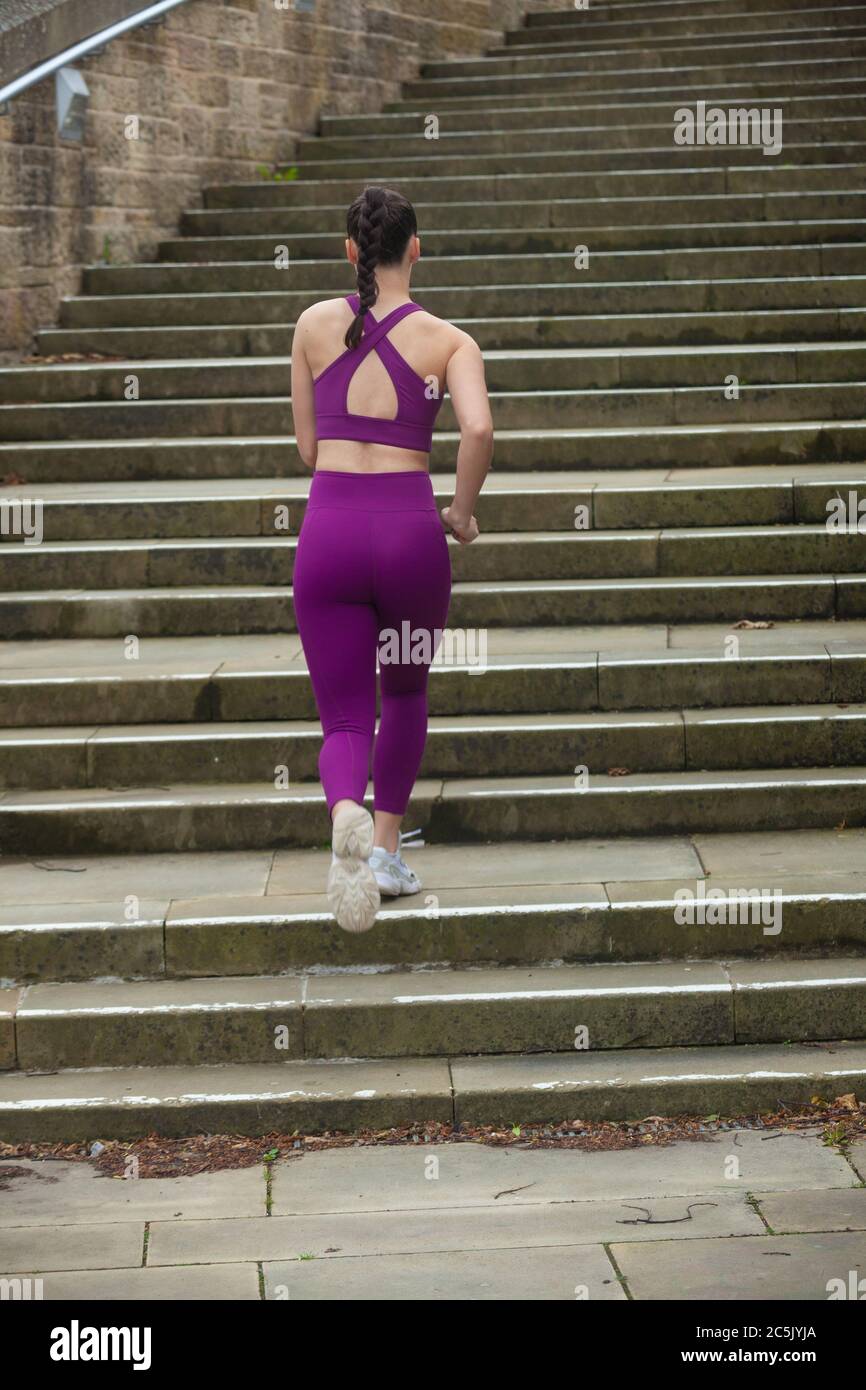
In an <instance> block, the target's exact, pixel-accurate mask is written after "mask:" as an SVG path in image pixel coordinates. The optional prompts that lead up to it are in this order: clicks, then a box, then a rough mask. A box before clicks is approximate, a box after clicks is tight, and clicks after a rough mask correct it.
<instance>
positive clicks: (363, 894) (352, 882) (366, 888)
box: [328, 859, 381, 932]
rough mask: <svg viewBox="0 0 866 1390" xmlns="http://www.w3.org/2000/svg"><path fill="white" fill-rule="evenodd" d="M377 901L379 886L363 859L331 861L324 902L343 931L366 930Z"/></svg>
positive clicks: (375, 911)
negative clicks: (328, 905)
mask: <svg viewBox="0 0 866 1390" xmlns="http://www.w3.org/2000/svg"><path fill="white" fill-rule="evenodd" d="M380 901H381V900H380V897H379V885H378V884H377V883H376V880H375V878H374V877H373V871H372V869H371V868H370V865H369V864H368V863H366V861H365V860H363V859H337V860H335V861H334V863H333V864H332V865H331V868H330V872H329V873H328V903H329V904H330V907H331V911H332V912H333V914H334V916H335V918H336V919H337V925H338V926H339V927H342V929H343V931H349V932H365V931H369V930H370V928H371V927H372V926H373V925H374V924H375V921H376V913H377V912H378V910H379V906H380Z"/></svg>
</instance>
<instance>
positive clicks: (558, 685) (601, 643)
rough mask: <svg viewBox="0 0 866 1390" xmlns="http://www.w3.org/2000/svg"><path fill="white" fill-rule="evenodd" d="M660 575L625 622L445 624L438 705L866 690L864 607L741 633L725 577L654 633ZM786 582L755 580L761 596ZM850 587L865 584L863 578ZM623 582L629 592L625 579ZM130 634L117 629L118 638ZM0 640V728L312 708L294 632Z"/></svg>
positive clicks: (575, 703) (268, 716) (645, 585)
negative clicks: (684, 623) (715, 593)
mask: <svg viewBox="0 0 866 1390" xmlns="http://www.w3.org/2000/svg"><path fill="white" fill-rule="evenodd" d="M596 582H598V581H596ZM653 582H655V584H656V585H661V584H662V582H663V581H659V580H656V581H652V580H646V581H643V582H638V581H633V582H632V584H631V585H630V594H631V596H632V600H633V601H632V609H633V610H636V611H634V612H632V613H631V614H630V615H629V614H628V613H624V614H623V622H624V623H628V621H629V617H631V619H632V620H633V623H634V624H635V625H633V626H623V627H622V628H620V629H618V630H609V629H606V628H605V627H603V626H600V627H599V626H596V627H588V626H587V627H584V628H580V627H567V626H565V624H564V620H563V615H562V613H561V612H560V610H556V612H557V613H558V615H559V616H558V621H559V624H560V625H559V626H550V627H548V628H544V627H543V626H534V627H532V628H530V627H528V626H527V627H525V628H520V627H514V626H511V627H508V626H505V625H504V624H503V625H502V626H500V627H498V628H495V629H493V630H491V632H490V633H489V634H488V637H487V638H485V636H484V634H483V633H475V632H472V631H467V632H465V633H461V632H460V631H459V629H455V628H454V627H452V628H451V629H449V634H448V635H446V637H445V638H444V639H443V646H442V649H441V656H440V658H439V659H438V660H437V662H436V663H435V664H434V666H433V670H432V672H431V685H430V707H431V713H432V714H433V715H434V716H437V715H446V716H454V715H464V714H478V715H507V716H513V717H518V716H519V715H520V714H536V715H538V714H550V713H558V712H563V713H567V714H569V715H573V714H575V713H577V712H578V711H589V710H604V711H611V710H618V709H619V710H634V709H650V710H653V709H656V710H658V709H681V708H684V707H690V706H707V707H711V708H717V707H719V706H729V705H756V704H774V705H789V704H790V703H791V702H792V701H795V702H799V703H806V704H816V703H819V704H825V703H830V702H834V703H841V704H846V705H851V704H856V703H857V702H859V701H862V700H863V699H864V698H866V687H864V665H866V656H864V652H863V636H864V626H866V625H864V622H863V615H862V614H861V615H860V618H859V620H858V621H855V622H853V623H843V624H841V625H837V624H836V623H835V622H833V621H832V616H833V615H832V613H831V614H830V615H829V620H828V616H827V615H826V614H824V613H821V612H818V613H816V612H815V611H814V609H815V607H817V605H813V609H812V611H810V612H809V613H808V614H804V616H805V617H807V618H808V621H807V622H806V623H804V624H802V625H798V626H796V627H792V626H789V625H787V624H783V625H781V626H779V627H776V626H770V627H769V628H767V629H764V628H758V629H755V630H750V629H749V628H748V627H746V628H745V629H742V628H739V629H738V628H736V627H734V626H732V624H734V623H735V622H736V621H738V620H737V619H735V618H733V617H732V616H731V614H732V613H737V612H740V613H742V612H743V611H744V608H745V602H743V594H742V593H741V592H739V591H738V590H737V589H736V588H735V584H736V581H733V580H729V579H728V580H719V581H718V584H719V587H720V589H721V590H728V591H729V592H731V593H733V594H734V598H733V600H730V601H729V604H728V608H729V613H728V615H727V616H721V617H720V618H717V619H716V621H715V622H713V621H712V619H708V620H707V623H706V624H705V625H704V626H700V625H695V626H689V627H685V628H678V627H672V628H670V629H667V628H665V627H664V626H661V627H659V626H657V627H656V629H655V630H649V631H647V629H646V627H645V626H639V624H640V623H641V620H642V615H641V612H640V610H639V608H638V605H637V595H638V594H639V593H640V592H641V591H642V590H647V589H650V588H652V586H653ZM754 582H755V591H756V592H760V591H759V589H758V581H754ZM777 582H778V581H773V580H772V579H771V578H766V579H763V580H762V581H761V583H762V584H763V588H764V590H765V591H768V592H772V589H773V587H774V584H775V583H777ZM852 582H853V583H855V584H856V585H857V586H858V591H860V592H862V588H863V585H862V582H861V576H859V575H858V576H856V579H855V580H853V581H852ZM591 583H592V581H585V585H584V587H586V588H588V589H589V588H590V587H591ZM690 583H694V581H690ZM791 583H792V585H794V584H795V583H799V585H800V588H801V589H802V591H803V592H804V595H806V596H807V597H808V595H810V594H813V593H818V594H819V595H821V601H822V602H824V601H825V595H824V594H822V588H824V589H829V592H830V595H831V597H832V592H833V582H832V580H827V579H825V578H822V577H821V576H814V577H804V578H803V579H801V580H799V581H791ZM619 584H620V586H621V588H622V589H623V590H625V592H626V598H628V597H629V589H628V588H627V584H626V581H624V580H623V581H619ZM574 588H575V590H578V589H579V586H578V585H575V586H574ZM754 601H755V603H756V604H757V603H758V602H759V601H760V600H759V599H757V598H756V599H755V600H754ZM741 602H743V608H740V607H739V604H740V603H741ZM734 603H736V604H737V605H738V606H737V607H734ZM803 606H804V608H805V607H806V604H805V602H804V604H803ZM513 607H514V605H513V604H512V608H513ZM695 607H698V605H695ZM689 616H690V613H689V612H687V613H686V617H689ZM555 621H556V620H555ZM644 621H646V620H644ZM452 622H453V618H452ZM284 631H285V629H284ZM128 632H129V628H128V627H121V629H120V634H119V635H126V634H128ZM849 633H850V636H849ZM97 635H99V634H97ZM488 639H489V640H488ZM461 641H462V646H461ZM2 651H3V652H4V655H3V662H2V666H0V727H3V726H5V727H6V728H7V729H12V728H25V729H26V728H30V727H32V726H34V725H46V726H49V727H54V726H57V725H64V726H65V725H85V724H89V725H92V724H96V725H98V726H102V725H115V724H118V723H121V724H156V723H164V722H171V723H186V722H192V723H201V722H202V721H203V720H216V721H223V720H229V721H233V720H243V721H247V720H285V719H301V720H307V719H311V718H315V707H314V704H313V699H312V694H311V690H310V683H309V680H308V677H307V673H306V667H305V665H304V661H303V654H302V651H301V647H300V643H299V641H298V639H297V638H296V637H291V636H281V637H279V638H275V637H256V636H255V635H252V634H250V635H246V636H240V637H230V636H227V635H225V634H223V635H221V636H220V637H219V638H218V639H213V638H207V637H199V638H187V639H186V640H184V641H183V643H181V642H180V641H178V640H177V639H175V638H170V637H160V636H159V634H158V633H157V634H155V638H154V640H153V641H152V642H147V643H146V644H145V643H143V644H142V645H141V648H140V649H139V650H138V651H136V650H135V648H134V647H131V645H130V642H129V641H128V639H127V640H124V641H122V642H113V641H111V640H108V639H103V640H102V642H101V644H94V643H87V642H84V641H81V642H76V641H74V640H69V639H68V638H66V639H64V640H63V641H62V644H60V643H58V642H56V641H51V640H43V641H41V642H31V643H29V644H27V645H26V646H25V645H24V644H21V643H14V642H13V643H11V644H9V645H8V647H7V648H3V649H2ZM7 651H8V653H9V654H8V655H5V653H6V652H7ZM61 697H62V698H61Z"/></svg>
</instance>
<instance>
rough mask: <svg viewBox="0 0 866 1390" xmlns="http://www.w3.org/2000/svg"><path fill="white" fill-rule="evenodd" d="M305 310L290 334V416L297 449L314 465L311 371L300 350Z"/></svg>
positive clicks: (314, 419) (309, 463)
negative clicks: (292, 420) (292, 419)
mask: <svg viewBox="0 0 866 1390" xmlns="http://www.w3.org/2000/svg"><path fill="white" fill-rule="evenodd" d="M306 318H307V315H306V311H305V312H304V313H303V314H301V316H300V318H299V319H298V321H297V323H296V324H295V332H294V336H293V338H292V416H293V418H294V422H295V439H296V440H297V444H298V453H299V454H300V456H301V458H302V459H303V460H304V463H305V464H306V465H307V467H308V468H315V466H316V453H317V450H318V441H317V439H316V412H315V407H314V404H313V373H312V372H311V371H310V364H309V362H308V361H307V355H306V353H305V352H304V339H305V337H306V331H307V326H308V325H307V322H306Z"/></svg>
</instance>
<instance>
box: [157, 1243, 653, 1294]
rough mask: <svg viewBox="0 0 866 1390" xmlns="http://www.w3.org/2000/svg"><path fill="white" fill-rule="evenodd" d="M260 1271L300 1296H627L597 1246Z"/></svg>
mask: <svg viewBox="0 0 866 1390" xmlns="http://www.w3.org/2000/svg"><path fill="white" fill-rule="evenodd" d="M226 1267H227V1266H226ZM206 1268H208V1269H213V1268H220V1266H206ZM154 1272H155V1271H154ZM263 1272H264V1276H265V1297H266V1298H268V1299H274V1300H290V1301H292V1302H295V1303H296V1302H299V1301H300V1302H308V1301H312V1300H316V1301H322V1300H330V1301H334V1302H336V1301H338V1300H339V1301H343V1300H352V1301H358V1300H362V1301H363V1300H376V1301H394V1302H405V1301H409V1302H417V1301H424V1302H445V1301H448V1300H458V1299H459V1300H466V1301H471V1302H483V1301H488V1300H494V1299H495V1300H503V1299H507V1300H511V1299H514V1300H517V1299H519V1300H520V1301H521V1302H535V1301H545V1302H550V1301H552V1300H561V1299H564V1300H568V1301H570V1302H574V1300H575V1299H576V1298H579V1299H591V1300H592V1301H593V1302H623V1301H624V1300H625V1298H626V1294H625V1291H624V1289H623V1287H622V1285H621V1284H620V1282H619V1280H618V1279H617V1276H616V1273H615V1271H614V1269H613V1266H612V1265H611V1263H610V1260H609V1259H608V1257H607V1255H606V1254H605V1252H604V1249H603V1248H602V1247H601V1246H600V1245H577V1246H574V1245H566V1246H561V1247H553V1248H552V1247H551V1246H542V1247H540V1248H538V1249H530V1250H484V1251H483V1253H479V1252H477V1251H448V1252H444V1253H437V1254H412V1255H377V1256H375V1257H370V1258H366V1259H364V1258H355V1259H324V1260H291V1261H274V1262H272V1263H271V1262H268V1263H266V1264H265V1265H264V1266H263Z"/></svg>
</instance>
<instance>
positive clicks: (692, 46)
mask: <svg viewBox="0 0 866 1390" xmlns="http://www.w3.org/2000/svg"><path fill="white" fill-rule="evenodd" d="M835 19H836V21H837V22H835V23H833V24H832V25H831V24H827V23H826V22H825V24H824V25H823V26H812V27H809V26H808V25H807V26H804V27H803V28H801V29H799V30H797V31H796V32H793V33H791V32H787V33H786V32H784V31H782V32H779V31H775V32H774V31H773V30H772V29H762V30H757V31H756V30H754V29H752V30H746V31H744V32H743V31H740V29H739V27H738V26H734V25H732V26H731V27H730V28H729V29H727V30H722V31H721V32H717V33H706V34H703V35H702V36H701V37H700V38H696V37H695V36H693V35H692V36H689V35H684V34H677V35H676V36H658V37H656V39H655V40H654V42H651V43H641V44H640V46H639V47H638V46H637V44H635V43H632V44H630V45H629V44H625V45H623V44H620V43H617V42H615V41H614V42H611V40H610V39H602V40H601V41H600V42H598V41H595V42H594V41H593V38H592V37H591V36H590V35H589V34H588V33H584V31H583V30H578V31H577V32H576V33H575V32H573V34H572V37H571V39H570V40H565V41H562V40H560V41H559V42H558V43H556V44H545V45H544V46H543V47H541V48H538V47H532V46H530V47H529V48H526V47H525V46H523V45H521V46H519V47H517V46H515V45H513V44H512V45H508V44H506V45H503V46H500V47H496V48H492V49H488V51H487V53H486V54H484V55H483V56H473V57H469V58H462V57H461V58H440V59H437V60H434V61H432V62H427V63H423V64H422V66H421V71H420V73H419V75H418V78H417V79H416V80H415V81H413V82H410V83H407V84H406V89H407V94H408V95H410V96H411V95H412V94H413V93H415V92H417V91H418V90H419V88H420V87H421V84H422V83H427V82H432V83H433V84H434V85H435V86H437V87H438V85H439V83H440V82H443V81H447V82H448V83H449V84H453V83H455V82H465V81H466V80H467V79H471V78H481V79H483V80H485V81H490V82H494V83H495V82H498V81H499V80H501V79H502V78H505V77H509V78H526V77H536V76H538V75H539V74H542V73H554V74H558V73H561V72H563V71H570V72H579V73H581V74H585V73H587V72H593V73H609V74H610V75H611V77H614V76H618V75H619V74H620V73H622V72H623V71H626V72H640V71H641V70H642V69H648V70H651V71H652V72H658V71H659V70H664V71H665V72H667V71H670V70H671V69H674V70H675V71H677V72H682V70H683V69H689V68H691V67H701V68H703V67H708V66H709V67H711V69H712V72H713V74H714V75H713V77H711V80H717V79H716V77H715V74H716V72H717V71H718V70H719V69H720V68H726V67H727V66H728V65H731V64H737V65H740V64H742V67H743V68H744V69H745V70H747V71H748V70H751V69H752V68H753V67H755V66H756V65H758V64H761V65H764V64H767V65H775V64H777V63H788V62H795V63H800V62H804V63H807V64H810V63H813V62H815V61H818V60H820V59H826V58H835V57H837V56H838V57H841V58H845V59H847V58H850V57H852V56H855V55H856V56H860V55H861V53H862V51H863V50H861V49H860V47H859V44H860V43H861V42H862V41H863V39H864V37H866V28H864V24H863V12H862V10H861V11H860V13H859V15H856V16H855V15H853V14H849V17H848V20H847V22H846V21H845V19H844V18H841V17H839V16H835ZM497 90H498V89H497Z"/></svg>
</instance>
